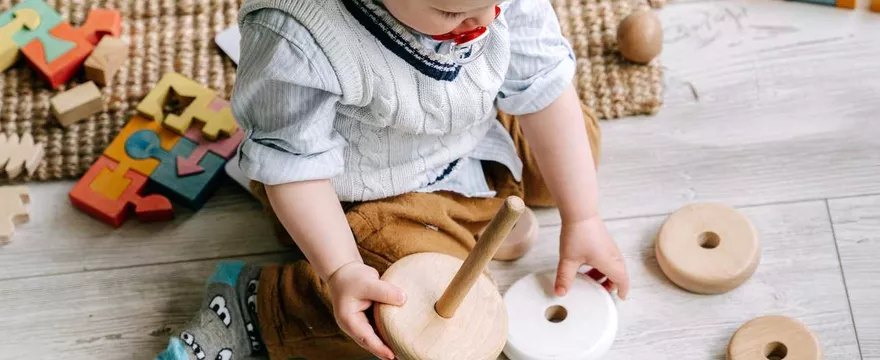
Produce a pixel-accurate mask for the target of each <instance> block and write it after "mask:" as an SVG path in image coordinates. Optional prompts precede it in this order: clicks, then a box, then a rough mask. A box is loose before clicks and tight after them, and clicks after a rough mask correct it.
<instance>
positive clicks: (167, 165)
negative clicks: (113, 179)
mask: <svg viewBox="0 0 880 360" xmlns="http://www.w3.org/2000/svg"><path fill="white" fill-rule="evenodd" d="M151 141H155V139H153V140H151ZM197 147H198V144H196V143H194V142H192V141H190V140H189V139H185V138H184V139H181V140H180V141H179V142H178V143H177V145H175V146H174V149H172V151H171V153H167V154H165V155H163V156H173V157H184V158H189V157H190V156H191V155H192V154H193V152H194V151H195V150H196V148H197ZM225 163H226V160H225V159H223V158H221V157H219V156H217V155H216V154H213V153H207V154H205V155H204V157H202V159H201V161H200V162H199V163H198V166H199V167H201V168H202V169H203V170H202V171H201V172H199V173H197V174H194V175H188V176H180V175H178V168H177V164H176V162H175V161H170V162H169V161H163V162H162V163H161V164H160V165H159V167H158V168H156V171H155V172H153V174H152V175H150V180H151V181H150V187H151V189H154V190H155V192H157V193H161V194H164V195H166V196H168V197H169V198H171V200H172V201H175V202H177V203H180V204H182V205H184V206H186V207H188V208H190V209H192V210H198V209H200V208H201V207H202V206H203V205H204V204H205V202H206V201H207V200H208V197H209V196H210V195H211V193H213V191H214V190H216V188H217V185H218V184H219V181H220V179H221V178H222V177H221V176H220V175H221V174H222V173H223V171H222V170H223V165H225Z"/></svg>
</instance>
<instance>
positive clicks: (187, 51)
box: [0, 0, 662, 183]
mask: <svg viewBox="0 0 880 360" xmlns="http://www.w3.org/2000/svg"><path fill="white" fill-rule="evenodd" d="M18 2H19V0H0V11H5V10H7V9H9V8H10V7H12V6H13V5H14V4H16V3H18ZM46 2H47V3H48V4H49V5H51V6H53V7H54V8H56V9H57V10H58V12H59V13H61V15H62V16H63V17H64V18H65V19H67V20H68V21H69V22H70V23H71V24H72V25H74V26H79V25H81V24H82V23H83V22H84V21H85V17H86V14H87V13H88V10H89V9H92V8H112V9H119V10H120V11H121V12H122V15H123V18H124V21H123V31H122V37H123V39H124V40H126V41H127V42H128V43H129V44H130V45H131V57H130V58H129V60H128V61H127V62H126V63H125V64H124V66H123V67H122V69H120V70H119V73H118V74H117V75H116V77H115V79H114V81H113V82H112V83H111V84H109V85H108V86H106V87H104V88H103V89H102V91H103V94H104V102H105V107H104V111H102V112H101V113H99V114H98V115H95V116H94V117H92V118H91V119H88V120H85V121H82V122H80V123H78V124H76V125H73V126H71V127H69V128H62V127H61V126H60V125H58V123H57V121H56V120H55V119H54V118H52V116H51V111H50V107H49V99H50V98H51V97H52V96H53V95H54V94H56V93H57V92H56V91H53V90H51V89H50V88H49V86H48V85H47V84H46V83H44V82H42V81H41V80H39V79H38V78H37V76H36V74H35V73H34V72H33V71H32V70H31V69H30V68H28V67H27V66H26V65H25V64H23V63H20V64H18V65H16V66H14V67H13V68H11V69H9V70H7V71H6V72H5V73H2V74H0V89H2V90H0V91H2V94H0V95H2V97H0V130H2V131H3V132H5V133H8V134H11V133H18V134H20V135H21V134H24V133H30V134H32V135H33V136H34V138H35V139H36V140H37V141H38V142H41V143H43V144H44V145H45V150H46V156H45V159H44V161H43V163H42V164H41V165H40V167H39V169H38V170H37V173H36V174H34V177H33V178H32V179H23V180H57V179H75V178H77V177H79V176H81V175H82V174H83V173H84V172H85V171H86V170H87V169H88V168H89V166H91V165H92V163H93V162H94V161H95V159H96V157H97V156H99V155H100V154H101V153H102V152H103V151H104V148H105V147H106V146H107V145H108V144H109V143H110V141H111V140H112V138H113V137H114V136H115V135H116V133H117V132H118V131H119V130H120V129H121V128H122V126H123V125H124V124H125V121H126V119H127V118H128V117H129V116H131V115H133V114H134V113H135V108H136V106H137V104H138V102H140V100H141V99H142V98H143V97H144V96H146V94H147V93H148V92H149V91H150V89H151V88H152V87H153V86H154V84H155V83H156V82H158V81H159V79H160V78H161V76H162V75H163V74H164V73H166V72H169V71H176V72H179V73H182V74H183V75H186V76H188V77H190V78H192V79H195V80H196V81H198V82H200V83H202V84H204V85H207V86H208V87H210V88H212V89H215V90H217V91H218V93H219V94H220V95H222V96H224V97H228V96H229V95H230V93H231V91H232V85H233V84H234V82H235V66H234V64H233V63H232V61H230V60H229V59H227V58H226V56H225V55H224V54H223V53H222V52H221V51H220V49H219V48H218V47H217V46H216V45H215V44H214V40H213V39H214V35H216V34H217V33H218V32H219V31H221V30H223V29H225V28H227V27H229V26H230V25H232V24H234V23H235V21H236V16H237V15H238V9H239V7H240V6H241V2H242V1H241V0H47V1H46ZM553 2H554V6H555V7H556V9H557V11H558V15H559V17H560V22H561V25H562V28H563V30H564V31H565V34H566V36H567V37H568V38H569V40H570V41H571V42H572V44H573V45H574V47H575V49H576V52H577V56H578V57H579V60H578V72H579V74H578V79H577V85H578V90H579V92H580V94H581V97H582V99H583V100H584V101H585V102H586V103H587V104H588V105H589V106H591V107H592V108H593V109H595V110H596V113H597V115H598V116H599V117H600V118H603V119H610V118H617V117H621V116H627V115H642V114H652V113H654V112H656V111H657V109H658V108H659V107H660V104H661V100H662V98H661V92H662V88H661V68H660V67H659V64H656V63H655V64H652V65H649V66H638V65H631V64H627V63H626V62H625V61H623V59H622V58H621V57H620V55H619V54H618V53H617V50H616V44H615V43H616V41H615V33H616V28H617V24H618V23H619V22H620V20H622V19H623V17H625V16H626V15H627V14H629V13H630V12H631V11H632V10H633V9H635V8H636V7H640V6H643V7H644V6H648V5H647V2H645V0H616V1H609V0H554V1H553ZM79 81H82V77H81V76H80V77H77V78H75V79H74V80H73V81H71V82H70V83H69V84H68V85H67V87H73V86H76V85H77V84H78V82H79ZM62 90H64V88H62V89H59V90H58V91H62ZM0 172H2V170H0ZM5 178H6V176H5V174H2V173H0V183H2V182H4V181H6V180H4V179H5Z"/></svg>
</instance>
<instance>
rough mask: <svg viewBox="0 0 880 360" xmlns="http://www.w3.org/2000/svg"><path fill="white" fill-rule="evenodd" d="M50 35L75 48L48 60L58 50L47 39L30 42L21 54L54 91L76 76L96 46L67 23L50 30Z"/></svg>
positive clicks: (22, 49)
mask: <svg viewBox="0 0 880 360" xmlns="http://www.w3.org/2000/svg"><path fill="white" fill-rule="evenodd" d="M49 35H51V36H52V37H54V38H56V39H62V40H66V41H69V42H72V43H74V44H75V46H74V47H73V48H71V49H70V50H68V51H65V52H62V53H61V54H62V55H60V56H58V57H57V58H55V59H54V60H51V61H47V60H46V59H47V58H48V57H49V56H48V55H49V54H50V53H55V52H56V51H57V48H55V47H54V46H55V45H53V44H52V43H50V42H48V41H47V40H45V39H42V40H41V41H32V42H30V43H29V44H27V45H25V46H24V47H22V48H21V52H22V53H23V54H24V56H25V58H26V59H27V61H28V63H29V64H30V65H31V67H32V68H33V69H34V70H35V71H37V73H39V75H40V77H41V78H43V80H45V81H46V82H47V83H49V85H50V86H51V87H52V88H53V89H56V88H58V87H59V86H61V85H62V84H64V83H66V82H67V81H68V80H70V78H71V77H73V75H74V74H76V72H77V70H79V68H80V67H81V66H82V64H83V63H84V62H85V61H86V58H87V57H88V56H89V54H91V53H92V50H93V49H94V46H93V45H92V43H90V42H89V41H88V40H86V38H85V36H83V34H82V33H81V32H80V31H78V30H77V29H74V28H73V27H72V26H70V24H68V23H66V22H62V23H60V24H58V26H56V27H54V28H52V30H49Z"/></svg>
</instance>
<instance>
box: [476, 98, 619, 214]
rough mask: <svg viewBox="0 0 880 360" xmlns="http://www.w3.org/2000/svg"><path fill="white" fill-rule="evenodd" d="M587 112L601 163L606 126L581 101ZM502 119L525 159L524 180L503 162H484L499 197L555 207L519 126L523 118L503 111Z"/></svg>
mask: <svg viewBox="0 0 880 360" xmlns="http://www.w3.org/2000/svg"><path fill="white" fill-rule="evenodd" d="M581 110H582V112H583V114H584V123H585V124H586V126H587V134H586V135H587V138H588V139H589V140H590V149H591V152H592V155H593V163H594V164H595V165H596V166H597V167H598V166H599V158H600V157H601V148H602V130H601V128H600V127H599V121H598V119H597V118H596V115H594V114H593V111H592V110H590V108H588V107H587V106H586V105H583V104H582V105H581ZM498 120H499V121H501V124H502V125H504V128H506V129H507V131H508V132H510V136H511V138H513V143H514V145H515V146H516V149H517V153H518V155H519V158H520V159H521V160H522V162H523V174H522V182H521V183H520V182H517V181H516V179H514V178H513V175H512V174H511V173H510V171H509V170H508V169H507V168H506V167H505V166H504V165H501V164H499V163H494V162H484V164H483V170H484V171H485V173H486V180H487V181H488V182H489V187H490V188H492V189H494V190H495V191H497V192H498V197H507V196H511V195H516V196H519V197H521V198H523V200H524V201H525V202H526V204H527V205H529V206H533V207H554V206H556V202H555V201H554V200H553V197H552V196H551V195H550V191H549V189H547V185H546V184H545V183H544V178H543V177H542V176H541V171H540V170H539V169H538V163H537V162H536V161H535V155H534V153H533V152H532V150H531V149H530V148H529V145H528V143H527V142H526V138H525V136H524V135H523V133H522V129H520V127H519V119H518V118H517V117H516V116H512V115H508V114H504V113H499V114H498Z"/></svg>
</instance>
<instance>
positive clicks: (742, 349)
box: [727, 315, 822, 360]
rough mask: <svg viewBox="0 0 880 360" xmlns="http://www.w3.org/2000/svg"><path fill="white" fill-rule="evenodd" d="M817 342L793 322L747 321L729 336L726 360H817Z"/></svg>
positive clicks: (785, 319)
mask: <svg viewBox="0 0 880 360" xmlns="http://www.w3.org/2000/svg"><path fill="white" fill-rule="evenodd" d="M821 358H822V349H821V348H820V347H819V340H818V339H816V336H815V335H813V333H812V332H811V331H810V330H809V329H807V327H806V326H805V325H804V324H802V323H800V322H799V321H797V320H794V319H791V318H788V317H785V316H776V315H774V316H764V317H759V318H757V319H754V320H751V321H749V322H747V323H745V324H743V326H742V327H740V328H739V330H737V331H736V333H735V334H734V335H733V337H732V338H731V339H730V344H728V347H727V360H768V359H770V360H781V359H797V360H819V359H821Z"/></svg>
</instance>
